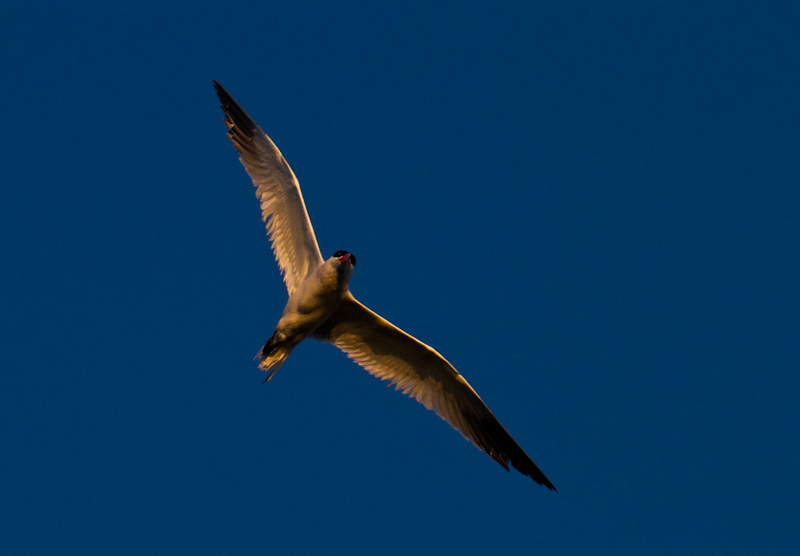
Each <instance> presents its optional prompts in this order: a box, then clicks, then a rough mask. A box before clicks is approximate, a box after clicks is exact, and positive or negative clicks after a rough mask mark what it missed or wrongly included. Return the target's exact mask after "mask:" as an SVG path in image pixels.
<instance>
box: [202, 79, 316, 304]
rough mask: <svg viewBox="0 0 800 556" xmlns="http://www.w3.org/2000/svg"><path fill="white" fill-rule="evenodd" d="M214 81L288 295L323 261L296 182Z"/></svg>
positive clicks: (257, 129)
mask: <svg viewBox="0 0 800 556" xmlns="http://www.w3.org/2000/svg"><path fill="white" fill-rule="evenodd" d="M214 87H216V89H217V96H218V97H219V100H220V102H221V103H222V110H223V111H224V112H225V124H226V125H227V126H228V137H230V139H231V141H232V142H233V146H234V147H236V150H237V151H239V155H240V158H239V160H241V162H242V164H243V165H244V168H245V170H247V173H248V174H249V175H250V178H251V179H252V180H253V185H255V186H256V197H258V199H259V200H260V201H261V214H262V217H263V219H264V222H265V223H266V225H267V234H268V235H269V239H270V240H271V241H272V250H273V251H274V252H275V259H276V260H277V261H278V266H279V267H280V269H281V272H283V279H284V281H285V282H286V289H287V290H289V295H292V292H294V290H295V289H297V288H298V287H299V286H300V284H302V283H303V280H304V279H305V277H306V276H307V275H308V274H309V272H311V271H312V270H314V269H315V268H317V266H319V265H321V264H322V263H323V260H322V254H321V253H320V251H319V245H317V238H316V236H314V229H313V228H312V227H311V220H310V219H309V218H308V211H307V210H306V204H305V202H304V201H303V194H302V193H301V192H300V184H299V183H298V182H297V178H296V177H295V175H294V172H292V169H291V168H290V167H289V163H288V162H286V159H285V158H283V155H282V154H281V151H279V150H278V147H276V146H275V143H273V142H272V140H271V139H270V138H269V137H267V134H266V133H264V131H263V130H262V129H261V128H260V127H259V126H258V124H256V123H255V122H254V121H253V119H252V118H251V117H250V116H248V115H247V112H245V111H244V109H243V108H242V107H241V106H239V103H238V102H236V101H235V100H234V99H233V97H232V96H231V95H230V94H229V93H228V91H226V90H225V89H224V88H223V87H222V85H220V84H219V83H217V82H216V81H214Z"/></svg>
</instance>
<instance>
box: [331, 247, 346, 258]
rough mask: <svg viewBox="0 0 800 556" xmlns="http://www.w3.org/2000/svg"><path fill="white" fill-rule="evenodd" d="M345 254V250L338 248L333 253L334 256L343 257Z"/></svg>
mask: <svg viewBox="0 0 800 556" xmlns="http://www.w3.org/2000/svg"><path fill="white" fill-rule="evenodd" d="M346 254H347V251H342V250H341V249H339V250H338V251H337V252H336V253H334V254H333V256H334V257H344V256H345V255H346Z"/></svg>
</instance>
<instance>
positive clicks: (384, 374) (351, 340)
mask: <svg viewBox="0 0 800 556" xmlns="http://www.w3.org/2000/svg"><path fill="white" fill-rule="evenodd" d="M314 335H315V336H316V337H317V338H318V339H319V340H322V341H324V342H330V343H332V344H334V345H335V346H337V347H338V348H339V349H341V350H342V351H344V352H345V353H346V354H347V355H348V357H350V358H351V359H353V361H355V362H356V363H358V364H359V365H361V366H362V367H364V368H365V369H366V370H367V371H369V372H370V373H371V374H373V375H375V376H377V377H378V378H380V379H382V380H389V381H391V384H392V385H394V387H395V389H396V390H402V391H403V393H404V394H408V395H409V396H411V397H413V398H415V399H416V400H417V401H419V402H420V403H421V404H422V405H424V406H425V407H426V408H428V409H433V410H434V411H435V412H436V413H437V414H438V415H439V416H440V417H441V418H442V419H444V420H445V421H447V422H448V423H450V425H451V426H452V427H453V428H455V429H456V430H457V431H459V432H460V433H461V434H463V435H464V437H465V438H466V439H467V440H469V441H471V442H472V443H473V444H475V446H477V447H478V448H479V449H481V450H483V451H484V452H486V453H487V454H488V455H489V456H490V457H491V458H492V459H494V460H495V461H497V462H498V463H499V464H500V465H502V466H503V467H505V468H506V469H508V464H509V462H510V463H511V465H513V466H514V467H515V468H516V469H517V470H519V471H520V472H521V473H523V474H525V475H527V476H529V477H530V478H531V479H533V480H534V481H536V482H537V483H539V484H540V485H544V486H546V487H547V488H549V489H552V490H555V487H554V486H553V483H551V482H550V480H549V479H548V478H547V477H546V476H545V475H544V473H542V471H541V470H540V469H539V467H537V465H536V464H535V463H533V461H532V460H531V458H529V457H528V455H527V454H526V453H525V452H524V451H523V450H522V448H520V447H519V445H518V444H517V443H516V441H514V439H513V438H512V437H511V435H510V434H509V433H508V432H507V431H506V429H505V428H503V425H501V424H500V422H499V421H498V420H497V418H496V417H495V416H494V415H493V414H492V412H491V411H489V408H488V407H486V404H485V403H483V400H481V398H480V396H478V394H477V393H476V392H475V390H473V389H472V387H471V386H470V385H469V383H467V381H466V380H465V379H464V377H462V376H461V375H460V374H459V373H458V371H456V370H455V368H454V367H453V366H452V365H451V364H450V363H448V362H447V360H446V359H445V358H444V357H442V356H441V355H440V354H439V353H438V352H437V351H436V350H434V349H433V348H431V347H430V346H427V345H425V344H423V343H422V342H420V341H419V340H417V339H416V338H414V337H413V336H410V335H409V334H406V333H405V332H403V331H402V330H400V329H399V328H397V327H396V326H394V325H393V324H392V323H390V322H389V321H387V320H385V319H383V318H381V317H380V316H379V315H377V314H375V313H374V312H372V311H370V310H369V309H367V308H366V307H365V306H364V305H362V304H361V303H359V302H358V301H357V300H356V299H355V298H354V297H353V296H352V294H350V293H349V292H348V293H347V294H345V298H344V300H343V301H342V304H341V306H340V307H339V308H338V309H337V310H336V312H334V313H333V315H331V316H330V317H329V318H328V320H327V321H325V323H323V324H322V326H320V327H319V328H318V329H317V330H316V332H315V333H314Z"/></svg>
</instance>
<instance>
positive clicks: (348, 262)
mask: <svg viewBox="0 0 800 556" xmlns="http://www.w3.org/2000/svg"><path fill="white" fill-rule="evenodd" d="M328 261H329V262H332V263H333V264H335V265H336V266H337V267H338V268H341V269H347V270H348V271H349V272H353V267H354V266H356V256H355V255H353V254H352V253H350V252H348V251H344V250H342V249H340V250H338V251H337V252H336V253H334V254H333V257H331V258H330V259H328Z"/></svg>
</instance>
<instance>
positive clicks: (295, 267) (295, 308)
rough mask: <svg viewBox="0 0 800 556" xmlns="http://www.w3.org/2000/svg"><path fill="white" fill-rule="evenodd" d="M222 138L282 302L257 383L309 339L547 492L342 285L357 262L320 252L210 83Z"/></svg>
mask: <svg viewBox="0 0 800 556" xmlns="http://www.w3.org/2000/svg"><path fill="white" fill-rule="evenodd" d="M214 86H215V87H216V90H217V96H218V97H219V100H220V102H221V103H222V111H223V112H224V113H225V124H226V126H227V127H228V137H229V138H230V140H231V141H232V142H233V146H234V147H235V148H236V150H237V151H238V152H239V156H240V158H239V160H240V161H241V163H242V165H244V168H245V170H246V171H247V173H248V174H249V175H250V178H251V179H252V180H253V185H255V187H256V197H257V198H258V200H259V201H260V202H261V214H262V217H263V220H264V222H265V223H266V227H267V235H268V236H269V239H270V241H271V243H272V250H273V252H274V253H275V259H276V260H277V262H278V266H279V267H280V270H281V272H282V274H283V279H284V282H285V283H286V288H287V289H288V290H289V301H288V302H287V303H286V307H285V308H284V310H283V313H282V314H281V318H280V319H279V320H278V324H277V326H276V327H275V332H273V334H272V336H270V338H269V340H267V343H266V344H264V347H263V348H261V351H260V352H259V354H258V355H257V357H259V358H260V359H261V362H260V363H259V367H260V368H261V369H263V370H264V371H266V372H267V373H268V374H267V378H266V380H265V382H266V381H267V380H269V379H271V378H272V376H273V375H274V374H275V371H276V370H278V368H279V367H280V366H281V365H282V364H283V363H284V362H285V361H286V358H287V357H288V356H289V354H290V353H291V351H292V349H294V347H295V346H297V344H299V343H300V342H302V341H303V340H305V339H306V338H308V337H312V338H316V339H317V340H319V341H321V342H328V343H331V344H333V345H335V346H336V347H338V348H339V349H341V350H342V351H343V352H345V353H346V354H347V356H348V357H350V358H351V359H352V360H353V361H355V362H356V363H358V364H359V365H361V366H362V367H363V368H364V369H366V370H367V371H368V372H369V373H371V374H373V375H374V376H376V377H378V378H380V379H382V380H388V381H390V384H392V385H394V387H395V389H396V390H402V391H403V393H404V394H408V395H409V396H411V397H413V398H415V399H416V400H417V401H418V402H420V403H421V404H422V405H424V406H425V407H426V408H428V409H432V410H434V411H435V412H436V413H437V414H438V415H439V416H440V417H441V418H442V419H444V420H445V421H447V422H448V423H449V424H450V425H451V426H452V427H453V428H455V429H456V430H457V431H458V432H460V433H461V434H462V435H464V437H465V438H466V439H467V440H469V441H471V442H472V443H473V444H475V446H477V447H478V449H480V450H483V451H484V452H486V453H487V454H488V455H489V457H491V458H492V459H494V460H495V461H496V462H498V463H499V464H500V465H502V466H503V467H505V468H506V470H508V469H509V467H508V465H509V463H510V464H511V465H512V466H514V467H515V468H516V469H517V470H518V471H519V472H520V473H522V474H524V475H527V476H528V477H530V478H531V479H533V480H534V481H536V482H537V483H539V484H540V485H543V486H546V487H547V488H549V489H551V490H556V487H555V486H553V483H551V482H550V480H549V479H548V478H547V477H546V476H545V475H544V473H542V471H541V470H540V469H539V467H538V466H537V465H536V464H535V463H533V460H531V458H529V457H528V455H527V454H526V453H525V452H524V451H523V450H522V448H520V447H519V444H517V443H516V441H515V440H514V439H513V438H512V437H511V435H510V434H509V433H508V432H507V431H506V429H505V428H504V427H503V425H501V424H500V421H498V420H497V418H496V417H495V416H494V415H493V414H492V412H491V411H489V408H488V407H486V404H485V403H483V400H481V398H480V396H478V394H477V393H476V392H475V390H473V389H472V387H471V386H470V385H469V383H467V381H466V380H465V379H464V377H462V376H461V375H460V374H459V373H458V371H456V369H455V368H454V367H453V366H452V365H451V364H450V363H448V361H447V360H446V359H445V358H444V357H442V356H441V355H440V354H439V353H438V352H437V351H436V350H435V349H433V348H432V347H430V346H428V345H426V344H424V343H422V342H420V341H419V340H417V339H416V338H414V337H413V336H411V335H409V334H406V333H405V332H403V331H402V330H400V329H399V328H397V327H396V326H394V325H393V324H392V323H390V322H389V321H387V320H385V319H383V318H381V317H380V316H379V315H377V314H375V313H374V312H372V311H370V310H369V309H368V308H367V307H365V306H364V305H362V304H361V303H359V302H358V300H356V298H355V297H353V294H351V293H350V289H349V287H348V285H349V282H350V277H351V276H352V275H353V269H354V268H355V266H356V257H355V255H353V254H352V253H348V252H347V251H337V252H336V253H334V254H333V256H332V257H330V258H328V259H327V260H326V259H323V258H322V253H321V252H320V250H319V245H318V244H317V238H316V237H315V236H314V229H313V228H312V227H311V220H309V218H308V212H307V211H306V205H305V202H304V201H303V194H302V193H301V192H300V184H299V183H298V181H297V178H296V177H295V175H294V172H292V169H291V168H290V167H289V164H288V163H287V162H286V159H285V158H283V155H282V154H281V152H280V151H279V150H278V147H276V146H275V144H274V143H273V142H272V140H271V139H270V138H269V137H268V136H267V134H266V133H264V131H262V129H261V128H260V127H259V126H258V125H257V124H256V123H255V122H254V121H253V119H252V118H250V116H248V115H247V113H246V112H245V111H244V110H243V109H242V107H241V106H239V103H237V102H236V101H235V100H234V99H233V97H232V96H231V95H230V94H229V93H228V91H226V90H225V89H224V88H223V87H222V85H220V84H219V83H217V82H216V81H214Z"/></svg>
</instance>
